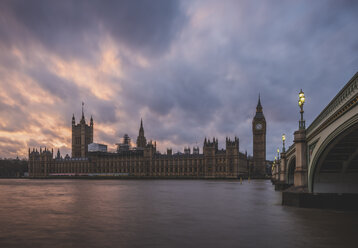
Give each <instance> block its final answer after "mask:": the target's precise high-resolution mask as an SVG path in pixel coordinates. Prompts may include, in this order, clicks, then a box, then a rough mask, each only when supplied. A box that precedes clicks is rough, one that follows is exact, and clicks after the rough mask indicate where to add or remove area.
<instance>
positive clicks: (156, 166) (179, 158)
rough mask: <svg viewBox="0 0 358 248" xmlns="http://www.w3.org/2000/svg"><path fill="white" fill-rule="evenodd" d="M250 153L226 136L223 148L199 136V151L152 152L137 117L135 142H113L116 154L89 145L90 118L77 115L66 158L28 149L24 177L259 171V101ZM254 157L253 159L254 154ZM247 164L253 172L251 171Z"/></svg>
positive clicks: (261, 126) (262, 139)
mask: <svg viewBox="0 0 358 248" xmlns="http://www.w3.org/2000/svg"><path fill="white" fill-rule="evenodd" d="M253 135H254V157H253V159H252V157H249V156H248V155H247V153H246V152H245V153H241V152H240V151H239V139H238V138H237V137H235V138H234V139H233V140H232V139H230V138H226V143H225V145H226V146H225V149H221V150H219V149H218V144H219V142H218V139H217V138H213V139H212V140H209V139H207V138H205V140H204V143H203V153H202V154H200V152H199V147H198V146H195V147H193V152H192V153H191V149H190V147H185V149H184V153H181V152H177V153H173V151H172V149H171V148H168V149H167V153H166V154H160V153H159V152H158V151H157V146H156V142H155V141H154V142H153V141H149V142H147V139H146V137H145V136H144V127H143V121H142V120H141V122H140V128H139V133H138V137H137V142H136V144H137V146H136V147H131V142H130V138H129V136H128V135H127V134H125V135H124V137H123V141H122V142H121V143H117V151H116V152H108V151H107V146H106V145H102V144H96V143H93V119H92V117H91V121H90V125H89V126H88V125H87V124H86V122H85V118H84V113H83V110H82V119H81V121H80V123H79V124H78V125H76V124H75V118H74V116H73V118H72V158H70V157H69V156H68V155H66V157H65V158H62V156H61V155H60V153H59V151H58V152H57V156H56V158H55V159H54V158H53V155H54V154H53V151H52V152H50V151H48V150H44V151H42V150H40V151H37V150H35V149H33V150H32V151H31V152H30V151H29V176H30V177H44V176H45V177H46V176H66V175H67V176H98V175H102V176H108V175H112V176H136V177H172V178H177V177H190V178H239V177H247V176H250V175H249V168H250V172H251V177H255V176H256V175H257V176H258V177H261V176H264V175H265V169H266V167H265V165H266V159H265V157H266V156H265V151H266V150H265V148H266V143H265V142H266V138H265V137H266V122H265V118H264V116H263V113H262V106H261V102H260V99H259V103H258V106H257V108H256V115H255V118H254V120H253ZM255 156H256V157H255ZM252 167H254V170H253V171H251V169H252Z"/></svg>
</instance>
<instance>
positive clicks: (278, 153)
mask: <svg viewBox="0 0 358 248" xmlns="http://www.w3.org/2000/svg"><path fill="white" fill-rule="evenodd" d="M277 158H278V159H280V149H279V148H277Z"/></svg>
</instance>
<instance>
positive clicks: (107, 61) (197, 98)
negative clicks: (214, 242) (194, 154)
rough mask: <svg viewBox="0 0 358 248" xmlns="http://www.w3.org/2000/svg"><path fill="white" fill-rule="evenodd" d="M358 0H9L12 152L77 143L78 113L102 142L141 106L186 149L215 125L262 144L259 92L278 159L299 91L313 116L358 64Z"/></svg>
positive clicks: (0, 11)
mask: <svg viewBox="0 0 358 248" xmlns="http://www.w3.org/2000/svg"><path fill="white" fill-rule="evenodd" d="M357 13H358V1H344V0H339V1H337V0H332V1H312V0H310V1H268V0H264V1H255V0H248V1H237V0H233V1H229V0H227V1H226V0H225V1H210V0H205V1H204V0H203V1H195V0H194V1H168V0H155V1H150V0H148V1H132V0H128V1H78V0H73V1H66V0H65V1H58V0H56V1H50V0H44V1H37V0H35V1H16V0H15V1H5V0H2V1H0V87H1V88H0V157H16V156H19V157H27V149H28V148H29V147H31V148H32V147H37V148H39V147H40V146H42V147H44V146H46V147H48V148H54V149H55V150H56V151H57V148H60V151H61V153H63V154H66V153H70V150H71V118H72V114H73V113H74V114H75V117H76V122H77V121H79V119H80V116H81V102H82V101H83V102H85V115H86V120H87V121H89V119H90V116H91V115H92V116H93V119H94V123H95V129H94V141H95V142H99V143H105V144H108V145H109V148H110V149H114V144H115V143H117V142H119V141H120V139H121V137H123V135H124V134H125V133H128V135H129V136H130V137H131V138H132V141H135V140H136V138H137V135H138V129H139V125H140V118H143V123H144V130H145V136H146V138H147V140H150V139H153V140H156V141H157V145H158V149H159V151H161V152H165V151H166V148H167V147H172V148H173V150H174V152H176V151H183V147H184V146H191V147H192V146H194V145H195V144H196V143H197V144H198V145H199V147H200V151H201V152H202V144H203V140H204V138H205V136H206V137H210V138H212V137H214V136H215V137H218V139H219V148H224V142H225V137H226V136H231V137H234V136H235V135H236V136H238V137H239V139H240V151H242V152H245V150H247V152H248V153H249V154H252V132H251V121H252V118H253V116H254V114H255V107H256V104H257V100H258V95H259V93H260V94H261V102H262V105H263V111H264V115H265V117H266V121H267V127H268V129H267V159H272V158H273V156H274V153H275V150H276V148H277V147H278V146H279V147H280V148H281V135H282V133H286V134H287V143H288V145H291V143H292V139H293V137H292V136H293V135H292V134H293V132H294V130H296V129H297V128H298V119H299V107H298V104H297V101H298V99H297V98H298V92H299V90H300V89H301V88H302V89H303V91H304V92H305V94H306V104H305V106H304V107H305V119H306V122H307V124H308V125H309V124H310V123H311V122H312V121H313V120H314V118H315V117H316V116H317V115H318V114H319V113H320V112H321V110H322V109H323V108H324V107H325V106H326V105H327V104H328V103H329V102H330V100H331V99H332V98H333V97H334V96H335V95H336V94H337V93H338V91H339V90H340V89H341V88H342V87H343V86H344V85H345V84H346V82H347V81H348V80H349V79H350V78H351V77H352V76H353V75H354V74H355V73H356V72H357V71H358V31H357V30H358V14H357Z"/></svg>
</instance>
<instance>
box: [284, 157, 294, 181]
mask: <svg viewBox="0 0 358 248" xmlns="http://www.w3.org/2000/svg"><path fill="white" fill-rule="evenodd" d="M295 169H296V156H292V157H291V158H290V159H289V160H288V163H287V169H286V182H287V184H292V185H293V184H294V181H295Z"/></svg>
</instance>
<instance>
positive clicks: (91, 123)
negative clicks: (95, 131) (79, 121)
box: [90, 115, 93, 127]
mask: <svg viewBox="0 0 358 248" xmlns="http://www.w3.org/2000/svg"><path fill="white" fill-rule="evenodd" d="M90 125H91V127H93V118H92V115H91V122H90Z"/></svg>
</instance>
